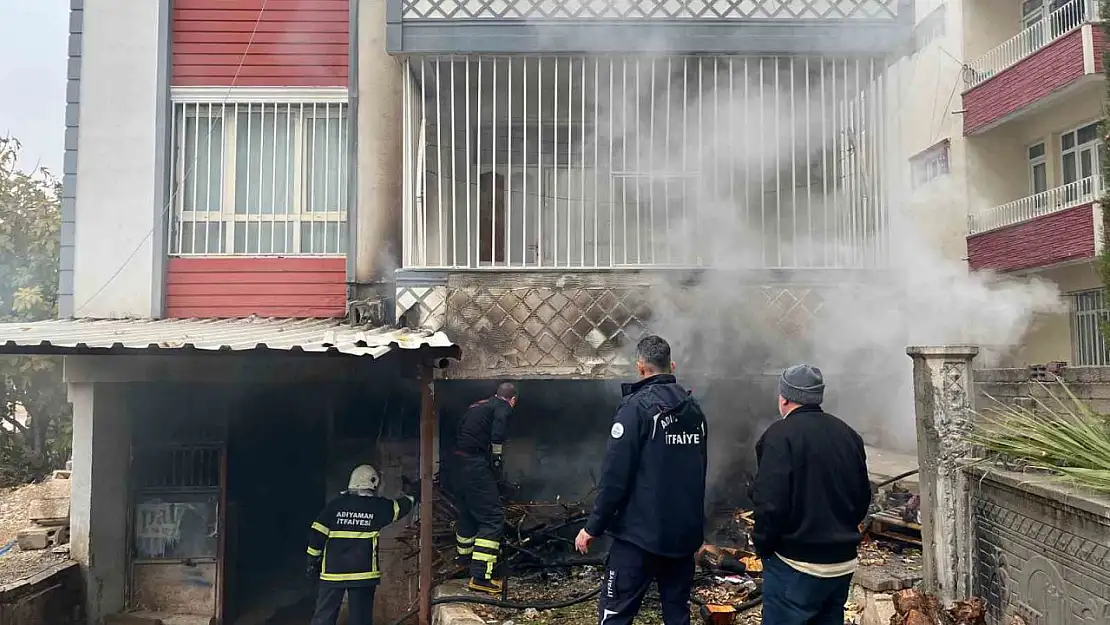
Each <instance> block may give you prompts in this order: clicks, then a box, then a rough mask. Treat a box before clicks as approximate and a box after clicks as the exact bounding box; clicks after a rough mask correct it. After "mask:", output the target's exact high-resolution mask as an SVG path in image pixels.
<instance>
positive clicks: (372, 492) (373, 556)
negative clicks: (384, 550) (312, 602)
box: [308, 464, 420, 625]
mask: <svg viewBox="0 0 1110 625" xmlns="http://www.w3.org/2000/svg"><path fill="white" fill-rule="evenodd" d="M380 482H381V478H380V476H379V475H378V472H377V471H376V470H375V469H374V467H372V466H370V465H368V464H364V465H360V466H357V467H355V470H354V471H352V472H351V479H350V481H349V482H348V484H347V490H346V491H344V492H343V493H342V494H341V495H340V496H339V497H336V498H335V499H333V500H331V501H330V502H328V504H327V506H325V507H324V509H323V510H321V511H320V514H319V515H318V516H317V517H316V520H315V521H313V523H312V529H311V531H310V533H309V538H308V573H309V575H311V576H313V577H319V579H320V587H319V590H318V592H317V597H316V612H315V613H314V614H313V615H312V625H335V621H336V619H337V618H338V616H339V609H340V608H341V607H342V605H343V594H344V593H346V595H347V602H348V604H349V610H350V614H349V617H350V618H349V621H348V622H349V623H350V625H370V623H372V622H373V618H374V591H375V590H377V587H378V583H379V582H380V581H381V578H382V572H381V569H379V568H378V537H379V534H380V532H381V530H382V529H383V528H385V527H386V526H387V525H389V524H391V523H394V522H396V521H398V520H399V519H401V518H402V517H404V516H405V515H406V514H408V513H409V511H411V510H412V508H413V506H414V505H415V504H416V501H417V499H418V498H419V495H417V496H412V495H405V496H404V497H401V498H400V499H387V498H385V497H379V496H378V495H377V490H378V484H379V483H380ZM407 486H408V489H410V490H413V491H415V492H416V493H420V485H419V484H416V485H415V486H411V485H407Z"/></svg>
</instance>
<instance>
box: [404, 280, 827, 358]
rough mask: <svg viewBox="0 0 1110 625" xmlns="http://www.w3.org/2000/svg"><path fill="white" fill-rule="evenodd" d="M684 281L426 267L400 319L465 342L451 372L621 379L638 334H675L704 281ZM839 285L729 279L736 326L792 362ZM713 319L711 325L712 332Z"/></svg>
mask: <svg viewBox="0 0 1110 625" xmlns="http://www.w3.org/2000/svg"><path fill="white" fill-rule="evenodd" d="M683 284H684V283H683V282H682V280H681V279H679V278H676V277H675V276H674V275H664V274H662V273H655V274H652V273H647V272H617V271H612V272H608V271H607V272H583V273H574V274H568V273H558V272H523V271H522V272H484V273H482V272H472V273H456V272H452V273H449V274H448V273H442V274H439V275H436V274H432V273H425V272H420V273H417V274H415V275H413V276H411V277H410V276H406V277H403V278H402V277H399V278H398V281H397V318H398V319H399V320H400V321H401V322H402V323H404V324H405V325H407V326H410V327H420V328H425V329H428V330H433V331H436V330H444V331H446V332H447V334H448V336H450V337H451V338H452V340H454V341H456V342H457V343H458V344H459V345H460V347H461V348H462V351H463V360H462V361H460V362H458V363H455V364H453V365H452V367H451V368H450V369H448V370H447V372H446V377H448V378H498V377H503V376H512V377H566V378H614V377H622V376H623V375H626V374H627V369H628V368H629V367H630V366H631V361H630V358H629V356H630V355H631V352H632V348H633V347H634V345H635V342H636V340H637V339H639V338H640V336H642V335H643V334H645V333H647V332H651V331H658V332H663V333H668V334H669V332H668V330H669V328H668V327H667V319H668V318H669V319H675V318H677V317H678V316H679V315H681V314H682V311H683V310H684V308H689V307H690V301H689V298H687V297H685V295H686V294H688V293H689V290H688V289H690V288H693V286H694V285H695V284H697V280H696V278H692V279H691V281H690V282H689V284H688V285H687V286H683ZM841 286H842V283H836V282H829V281H827V280H825V281H822V282H809V283H799V282H790V281H781V282H777V283H776V282H772V281H750V280H749V281H747V282H743V281H737V282H735V283H730V284H729V285H728V288H730V289H736V290H738V291H742V292H743V294H742V295H732V296H730V297H729V298H728V300H729V301H736V302H740V301H742V302H744V305H743V306H742V307H737V309H735V310H730V311H729V315H728V316H729V317H732V318H733V319H732V320H731V321H730V323H731V324H732V325H733V326H735V327H737V331H738V332H739V328H740V327H741V326H742V327H743V330H744V332H745V333H746V334H747V335H749V336H759V337H763V338H764V339H765V340H772V341H774V342H776V343H779V344H781V345H782V351H783V352H784V353H783V354H781V357H782V359H783V360H784V362H783V363H781V364H782V365H786V364H790V363H789V362H785V361H786V360H790V359H795V358H798V357H801V356H802V353H801V352H802V351H804V350H803V348H804V345H805V339H806V337H807V335H808V332H809V330H810V328H811V326H812V324H813V321H814V320H815V319H816V318H817V315H819V314H820V311H821V308H822V306H823V304H824V301H825V297H824V295H823V292H824V291H825V290H826V289H830V288H839V287H841ZM702 288H708V287H705V286H704V285H703V286H702ZM664 308H665V310H664ZM704 313H705V311H700V310H699V311H695V313H694V314H693V315H692V318H697V316H698V315H703V316H704ZM687 325H694V324H687ZM716 325H718V324H716V323H715V322H710V321H707V322H706V327H707V328H714V329H716ZM723 331H727V330H723ZM720 338H722V337H717V339H720ZM775 364H776V365H777V364H779V363H775ZM687 370H688V369H687Z"/></svg>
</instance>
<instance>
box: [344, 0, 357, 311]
mask: <svg viewBox="0 0 1110 625" xmlns="http://www.w3.org/2000/svg"><path fill="white" fill-rule="evenodd" d="M359 1H360V0H350V2H349V3H348V7H349V13H350V15H349V17H348V19H349V23H348V26H347V28H348V30H349V31H350V32H349V33H348V37H347V41H348V43H347V48H348V49H347V68H348V69H347V254H346V258H347V303H348V316H350V309H349V306H350V303H351V302H353V301H355V300H356V299H358V277H357V267H358V235H359V232H358V187H359V179H358V5H359Z"/></svg>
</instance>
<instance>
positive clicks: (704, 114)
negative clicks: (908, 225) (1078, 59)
mask: <svg viewBox="0 0 1110 625" xmlns="http://www.w3.org/2000/svg"><path fill="white" fill-rule="evenodd" d="M71 6H72V19H71V27H72V33H71V36H70V62H69V66H68V73H67V79H68V81H69V82H68V86H69V88H68V90H67V97H68V107H67V114H66V120H65V122H66V126H67V128H66V130H67V132H66V155H65V171H64V174H65V178H64V181H63V210H62V213H63V228H62V266H61V278H60V287H61V288H60V298H61V301H60V306H59V307H60V313H61V317H62V319H60V320H57V321H51V322H43V323H38V324H22V325H5V326H2V327H0V347H2V349H0V351H2V352H3V353H7V354H17V353H35V354H56V355H63V356H65V357H66V380H67V383H68V384H69V389H70V397H71V400H72V403H73V408H74V452H73V455H74V478H73V489H74V494H73V504H72V505H73V523H72V526H73V544H74V547H73V554H74V557H75V558H77V559H78V560H80V561H81V562H82V564H83V570H84V573H85V576H86V582H87V584H86V585H87V587H88V588H89V589H90V593H89V597H88V601H89V606H88V613H89V618H90V619H91V620H90V622H95V621H96V619H98V618H99V617H101V616H104V615H107V614H111V613H114V612H119V611H122V610H132V609H143V610H147V611H150V612H154V613H156V614H161V615H172V616H173V617H174V619H175V620H174V622H192V621H189V620H188V619H194V620H195V621H196V622H203V623H208V622H210V620H209V619H216V621H217V622H227V623H234V622H237V620H238V619H248V620H249V619H251V618H258V615H259V614H260V612H258V610H265V609H273V608H274V607H275V605H277V604H278V603H279V602H282V601H287V600H289V601H298V600H300V599H301V598H303V593H304V591H305V588H304V586H305V585H306V584H305V581H304V580H303V575H302V567H303V562H302V554H303V539H304V532H303V529H304V528H305V527H307V525H308V522H309V521H310V519H311V517H312V515H313V514H315V512H316V508H317V507H318V506H319V505H321V504H322V503H323V500H324V499H325V497H326V496H327V494H328V493H332V494H334V493H335V492H336V491H337V490H338V487H337V484H338V483H339V480H341V479H342V477H343V474H344V473H345V472H346V471H349V470H350V468H351V467H352V466H354V464H357V463H358V462H367V461H369V462H373V463H375V464H376V465H378V467H379V468H380V469H382V472H383V475H384V476H385V480H386V481H385V483H384V488H386V489H391V488H392V489H396V488H397V487H398V486H399V483H400V477H401V475H402V474H403V473H408V474H409V475H412V473H413V470H414V468H415V462H416V459H417V458H421V460H423V457H421V456H420V454H419V451H418V449H419V448H418V445H417V441H418V440H422V438H421V436H420V435H418V432H417V429H416V428H415V425H414V424H415V423H416V422H417V419H416V418H415V415H416V413H418V412H420V406H421V405H422V404H421V399H422V398H424V399H425V400H426V402H430V401H431V400H429V399H428V398H429V397H432V394H431V393H429V392H426V391H428V389H429V386H428V384H429V383H428V379H427V377H426V376H427V371H428V370H429V368H431V367H433V366H436V365H441V364H443V362H444V359H445V358H448V357H453V358H455V359H456V360H455V361H454V362H453V363H452V364H451V366H450V367H449V368H447V369H446V370H443V371H441V372H440V374H439V375H438V376H437V377H442V378H450V379H453V380H479V381H480V380H490V379H494V378H500V377H512V378H543V379H547V378H569V379H573V380H581V379H582V378H590V379H594V380H597V379H611V378H613V377H616V376H620V375H623V374H624V373H625V372H626V371H627V366H628V365H629V359H628V357H629V350H630V347H631V344H632V343H633V342H634V340H635V339H636V338H637V337H638V336H640V334H642V333H643V332H644V331H646V330H648V329H649V328H651V329H662V330H663V331H666V332H673V333H678V329H677V328H676V327H675V326H673V325H671V326H668V325H667V322H668V320H671V321H673V320H674V319H675V318H676V315H680V314H681V313H682V311H683V310H684V306H685V305H686V304H688V303H689V302H690V301H691V300H694V299H696V297H695V296H692V295H690V294H691V293H694V294H700V295H697V297H704V296H713V295H715V294H716V295H721V294H727V296H728V297H727V298H725V299H717V300H714V298H713V297H705V299H703V301H702V303H701V306H700V308H699V307H695V309H694V310H695V313H698V314H708V313H712V312H714V311H713V310H712V309H713V308H714V306H713V304H712V302H714V301H718V302H720V301H727V302H729V303H728V304H727V305H725V307H726V308H727V310H728V312H729V315H727V316H728V317H729V318H730V319H734V321H733V322H732V323H733V324H739V325H741V326H743V327H744V328H745V333H746V334H747V335H752V336H756V337H758V338H759V340H761V341H764V342H766V343H773V344H777V345H783V346H786V347H784V349H782V350H781V351H779V352H777V353H775V354H773V355H771V356H768V357H767V358H766V359H765V360H758V359H754V358H753V361H757V365H756V366H757V369H758V371H756V374H759V375H761V374H762V373H764V371H763V370H762V369H759V368H760V367H764V366H775V365H778V364H786V363H785V360H786V359H788V358H792V357H793V356H794V354H791V353H789V351H788V349H786V348H791V349H793V348H794V347H795V346H796V347H797V349H798V350H799V351H800V352H801V351H802V350H804V347H805V345H806V342H805V335H806V332H807V328H808V326H809V324H810V323H811V322H812V320H813V318H814V317H815V315H817V314H819V311H820V309H821V306H822V301H823V297H824V294H825V293H827V292H828V291H830V290H835V289H841V290H842V289H844V288H845V287H851V285H852V284H855V283H859V282H860V281H863V280H867V279H871V278H872V277H873V276H874V275H875V274H876V273H881V271H882V269H883V267H884V262H885V258H886V253H887V250H888V246H889V243H888V237H887V226H888V224H887V220H888V199H889V196H890V195H891V193H892V192H893V189H894V188H896V184H895V183H893V182H892V181H891V179H890V176H889V175H888V173H889V172H888V163H889V162H890V156H891V154H892V151H891V148H890V134H891V132H892V131H893V130H892V129H893V128H894V126H893V122H892V117H893V116H894V115H896V114H897V113H898V111H896V110H894V109H892V108H891V107H890V106H889V102H890V94H891V85H890V84H889V82H888V78H887V76H886V74H885V71H886V67H887V65H888V63H889V62H890V60H891V58H892V57H897V56H899V55H901V54H903V53H904V52H905V51H906V45H907V42H908V40H909V37H910V30H911V26H912V21H913V20H912V17H913V15H914V8H913V4H912V2H909V1H907V0H838V1H836V2H813V1H812V0H788V1H786V2H783V1H781V0H774V1H771V0H766V1H763V0H758V1H753V2H735V1H733V0H709V1H700V0H698V1H695V0H673V1H669V2H651V3H644V2H633V1H618V2H612V1H609V0H605V1H602V0H558V1H553V2H536V1H533V0H507V1H506V2H492V3H491V2H487V1H484V0H357V1H356V0H172V1H171V0H155V1H151V2H143V3H135V2H133V1H131V0H98V1H97V2H95V3H94V2H88V3H86V2H84V1H83V0H71ZM705 302H710V303H709V304H708V305H707V304H706V303H705ZM733 313H735V314H733ZM709 328H710V330H712V331H711V332H709V333H706V334H705V336H700V335H697V334H698V333H697V332H694V331H688V332H687V334H685V335H681V338H683V339H684V340H687V341H691V342H692V341H694V340H695V339H696V340H700V341H703V342H704V343H705V344H706V345H710V344H713V343H716V342H719V331H721V330H722V328H720V327H718V326H716V325H713V324H712V323H710V324H709ZM460 347H461V353H462V358H461V359H460V358H459V355H460V349H459V348H460ZM691 351H692V350H691ZM780 361H782V362H780ZM418 370H419V371H422V372H424V374H425V378H424V379H423V381H422V382H421V383H420V384H419V385H418V384H416V383H414V382H413V377H414V375H415V373H416V372H417V371H418ZM583 384H585V382H583ZM560 388H565V387H560ZM582 388H584V387H582ZM422 391H424V392H422ZM468 392H469V391H468ZM549 395H551V396H553V397H555V400H554V401H555V403H562V404H567V402H565V401H562V402H560V401H559V397H558V396H560V395H561V396H562V397H563V398H565V396H566V392H565V391H560V392H559V393H549ZM535 396H536V397H537V401H535V402H534V405H535V406H537V407H535V408H528V406H527V405H526V404H527V402H523V403H522V407H521V410H524V411H527V410H535V411H536V412H535V416H536V419H535V420H534V421H535V422H537V423H542V422H543V419H541V418H540V417H548V420H549V421H550V419H551V418H552V415H553V414H561V413H558V412H556V411H554V410H555V409H551V410H548V407H545V406H544V405H543V402H542V401H539V398H540V397H542V396H543V393H536V394H535ZM435 397H437V398H439V399H438V400H437V401H440V402H444V403H450V402H451V401H452V397H451V396H450V393H449V392H444V393H442V394H436V396H435ZM469 399H470V400H472V399H473V397H471V398H469ZM468 401H469V400H468ZM462 405H466V404H465V403H463V404H462ZM564 408H565V406H564ZM545 410H548V412H545ZM429 414H430V413H429ZM368 415H370V416H368ZM578 416H581V415H578ZM586 416H587V417H591V415H589V414H587V415H586ZM587 420H588V421H589V422H590V423H592V424H594V425H596V424H599V423H602V420H600V419H594V418H588V419H587ZM522 421H523V422H525V423H527V422H528V419H522ZM600 435H601V436H602V437H603V436H604V432H601V433H600ZM522 438H526V437H522ZM422 442H424V443H425V444H428V447H426V448H424V449H425V450H427V449H433V446H432V445H431V441H427V440H424V441H422ZM519 449H521V450H523V452H522V453H523V455H524V456H527V455H528V449H529V447H528V445H527V444H523V443H522V444H521V445H519ZM510 464H512V463H511V462H510ZM302 526H303V527H302ZM394 537H395V535H394V534H388V533H383V534H382V536H381V540H382V545H383V550H382V556H381V566H382V569H383V571H384V572H385V574H384V576H383V587H382V590H380V591H379V595H378V596H379V601H378V603H379V610H380V613H379V617H381V618H389V617H390V615H396V614H397V613H398V612H403V611H404V608H405V606H408V605H410V604H411V602H412V601H413V600H414V598H415V595H414V593H415V589H416V581H415V580H416V574H415V571H414V569H413V567H414V565H415V561H414V560H413V559H411V558H408V559H406V558H404V557H403V553H404V552H403V546H402V545H401V543H399V542H397V541H396V540H393V538H394ZM93 589H95V590H93ZM262 614H264V612H263V613H262ZM252 622H253V621H252Z"/></svg>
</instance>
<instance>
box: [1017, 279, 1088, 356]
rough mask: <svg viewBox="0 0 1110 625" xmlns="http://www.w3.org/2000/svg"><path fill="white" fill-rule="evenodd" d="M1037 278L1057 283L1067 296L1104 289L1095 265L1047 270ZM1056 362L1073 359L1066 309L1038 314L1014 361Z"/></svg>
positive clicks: (1069, 319) (1068, 314) (1068, 316)
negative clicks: (1089, 290)
mask: <svg viewBox="0 0 1110 625" xmlns="http://www.w3.org/2000/svg"><path fill="white" fill-rule="evenodd" d="M1037 276H1038V277H1040V278H1043V279H1045V280H1050V281H1052V282H1053V283H1055V284H1056V286H1057V288H1059V290H1060V293H1061V294H1065V295H1066V294H1068V293H1075V292H1076V291H1084V290H1088V289H1095V288H1098V287H1100V286H1102V280H1101V278H1100V277H1099V275H1098V271H1097V269H1096V268H1095V266H1094V264H1093V263H1082V264H1078V265H1070V266H1067V267H1057V268H1055V269H1047V270H1045V271H1041V272H1038V273H1037ZM1054 360H1062V361H1065V362H1070V361H1073V360H1074V358H1073V357H1072V344H1071V316H1070V313H1069V312H1067V311H1066V310H1065V312H1061V313H1057V314H1042V315H1037V316H1036V317H1035V318H1034V321H1033V326H1032V328H1031V329H1030V331H1029V333H1028V334H1027V335H1026V337H1025V341H1024V343H1023V344H1022V346H1021V349H1020V350H1018V352H1017V353H1016V354H1015V362H1018V363H1033V364H1035V363H1045V362H1050V361H1054Z"/></svg>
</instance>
